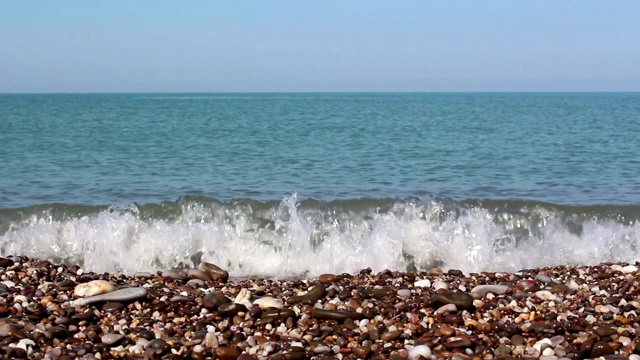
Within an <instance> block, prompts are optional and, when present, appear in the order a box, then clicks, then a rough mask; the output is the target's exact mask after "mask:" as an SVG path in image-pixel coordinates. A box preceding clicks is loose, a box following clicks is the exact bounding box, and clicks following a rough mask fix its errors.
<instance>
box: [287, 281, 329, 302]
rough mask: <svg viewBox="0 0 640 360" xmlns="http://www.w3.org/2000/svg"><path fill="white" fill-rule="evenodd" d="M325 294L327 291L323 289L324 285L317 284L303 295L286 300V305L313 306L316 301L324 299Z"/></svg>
mask: <svg viewBox="0 0 640 360" xmlns="http://www.w3.org/2000/svg"><path fill="white" fill-rule="evenodd" d="M326 294H327V290H326V289H325V288H324V285H322V284H318V285H316V286H314V287H312V288H311V289H310V290H309V291H308V292H307V293H306V294H304V295H298V296H292V297H290V298H289V299H287V304H297V303H300V302H301V303H303V304H308V305H313V304H315V303H316V302H318V300H320V299H322V298H324V296H325V295H326Z"/></svg>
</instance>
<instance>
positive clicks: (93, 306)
mask: <svg viewBox="0 0 640 360" xmlns="http://www.w3.org/2000/svg"><path fill="white" fill-rule="evenodd" d="M639 267H640V264H639V263H636V264H626V263H619V264H600V265H596V266H580V267H569V266H558V267H554V268H542V269H531V270H523V271H519V272H516V273H489V272H486V273H481V274H463V273H462V272H460V271H456V270H449V271H447V272H443V271H442V270H440V269H432V270H430V271H428V272H421V273H401V272H392V271H388V270H386V271H382V272H380V273H373V272H372V271H371V270H370V269H365V270H362V271H361V272H360V273H358V274H324V275H321V276H320V277H319V278H311V279H300V280H272V279H244V280H235V281H234V280H231V281H230V280H228V274H226V272H225V271H224V270H222V269H219V268H217V267H216V266H215V265H212V264H207V263H203V264H201V266H200V269H182V270H167V271H163V272H158V273H157V274H149V273H139V274H135V275H134V276H125V275H118V274H108V273H105V274H95V273H90V272H83V270H82V269H81V268H80V267H78V266H65V265H55V264H52V263H50V262H48V261H41V260H37V259H29V258H26V257H18V256H15V257H12V256H10V257H7V258H0V357H3V358H30V359H69V358H83V359H112V358H132V359H184V358H186V359H221V360H235V359H239V360H251V359H267V358H268V359H278V360H281V359H286V360H297V359H380V360H382V359H393V360H403V359H411V360H413V359H420V358H423V357H424V358H431V359H438V358H445V359H456V360H466V359H487V360H490V359H508V358H528V359H538V358H539V359H543V360H553V359H563V358H569V359H583V358H598V357H603V358H606V359H634V360H640V356H638V355H636V354H639V353H640V340H638V338H637V337H636V333H637V332H638V331H640V325H639V323H640V321H639V319H638V316H637V315H636V313H637V312H638V311H639V309H640V299H639V298H638V296H639V295H640V283H639V282H638V280H637V278H638V276H639V275H640V274H639V272H638V268H639ZM96 280H104V281H102V282H100V281H96ZM109 283H110V284H109ZM80 284H88V285H82V286H80V287H78V285H80ZM112 285H113V286H112ZM103 288H104V289H106V290H104V289H103ZM94 291H95V292H94ZM105 291H106V294H105V295H96V294H99V293H102V292H105ZM76 293H78V294H82V295H86V297H84V298H79V297H78V296H77V294H76ZM92 296H101V297H99V298H92Z"/></svg>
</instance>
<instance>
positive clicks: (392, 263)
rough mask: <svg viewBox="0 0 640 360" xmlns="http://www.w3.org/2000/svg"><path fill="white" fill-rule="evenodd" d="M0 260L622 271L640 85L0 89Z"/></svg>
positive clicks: (630, 226)
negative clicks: (405, 89)
mask: <svg viewBox="0 0 640 360" xmlns="http://www.w3.org/2000/svg"><path fill="white" fill-rule="evenodd" d="M0 254H1V255H4V256H6V255H12V254H14V255H28V256H31V257H36V258H42V259H50V260H53V261H56V262H64V263H77V264H80V265H82V266H83V267H84V269H86V270H91V271H97V272H103V271H114V272H125V273H134V272H137V271H157V270H163V269H166V268H171V267H186V266H194V265H197V264H198V263H199V262H200V261H203V260H204V261H210V262H213V263H216V264H218V265H220V266H222V267H224V268H227V269H228V270H229V271H230V273H231V274H232V276H271V277H297V276H314V275H317V274H321V273H329V272H331V273H342V272H357V271H359V270H360V269H362V268H366V267H371V268H372V269H373V270H374V271H380V270H383V269H385V268H388V269H392V270H408V271H420V270H425V269H429V268H431V267H434V266H440V267H442V268H444V269H448V268H456V269H461V270H463V271H465V272H479V271H517V270H520V269H525V268H534V267H545V266H554V265H560V264H566V265H577V264H596V263H599V262H603V261H616V262H618V261H626V262H635V261H637V260H640V93H443V94H438V93H398V94H375V93H362V94H359V93H346V94H334V93H328V94H314V93H309V94H303V93H300V94H298V93H296V94H284V93H283V94H90V95H82V94H75V95H74V94H64V95H62V94H61V95H8V94H4V95H2V94H0Z"/></svg>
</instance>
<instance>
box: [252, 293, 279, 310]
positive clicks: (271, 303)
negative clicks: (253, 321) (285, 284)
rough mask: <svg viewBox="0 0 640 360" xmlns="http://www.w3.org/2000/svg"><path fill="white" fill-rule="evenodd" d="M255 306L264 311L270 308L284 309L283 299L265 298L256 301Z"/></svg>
mask: <svg viewBox="0 0 640 360" xmlns="http://www.w3.org/2000/svg"><path fill="white" fill-rule="evenodd" d="M253 305H258V306H260V308H261V309H263V310H264V309H267V308H270V307H273V308H276V309H282V308H283V307H284V302H283V301H282V300H281V299H276V298H274V297H271V296H264V297H261V298H259V299H256V300H254V301H253Z"/></svg>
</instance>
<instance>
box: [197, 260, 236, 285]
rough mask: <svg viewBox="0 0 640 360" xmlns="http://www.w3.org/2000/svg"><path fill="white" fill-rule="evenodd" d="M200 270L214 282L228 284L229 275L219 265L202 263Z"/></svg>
mask: <svg viewBox="0 0 640 360" xmlns="http://www.w3.org/2000/svg"><path fill="white" fill-rule="evenodd" d="M199 269H200V270H202V271H204V273H205V274H207V275H209V277H210V278H211V279H213V280H217V281H222V282H226V281H227V280H229V273H228V272H227V271H226V270H223V269H222V268H220V267H219V266H218V265H214V264H211V263H208V262H204V261H203V262H201V263H200V266H199Z"/></svg>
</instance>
